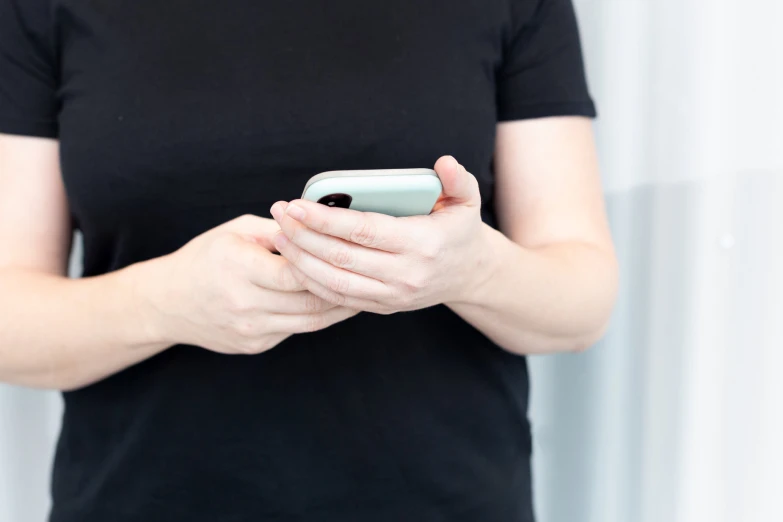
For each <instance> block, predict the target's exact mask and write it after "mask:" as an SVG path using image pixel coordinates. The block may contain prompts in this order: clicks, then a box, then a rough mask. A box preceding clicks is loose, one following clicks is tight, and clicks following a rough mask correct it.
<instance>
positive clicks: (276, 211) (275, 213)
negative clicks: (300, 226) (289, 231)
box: [269, 201, 283, 219]
mask: <svg viewBox="0 0 783 522" xmlns="http://www.w3.org/2000/svg"><path fill="white" fill-rule="evenodd" d="M282 207H283V205H282V204H281V203H280V202H279V201H278V202H277V203H275V204H274V205H272V208H270V209H269V213H270V214H272V217H273V218H275V219H277V218H279V217H280V213H281V212H282V211H283V208H282Z"/></svg>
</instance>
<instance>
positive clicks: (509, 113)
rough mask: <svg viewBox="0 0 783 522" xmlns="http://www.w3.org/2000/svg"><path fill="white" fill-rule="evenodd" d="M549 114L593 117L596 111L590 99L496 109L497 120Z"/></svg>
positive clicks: (527, 118) (531, 117)
mask: <svg viewBox="0 0 783 522" xmlns="http://www.w3.org/2000/svg"><path fill="white" fill-rule="evenodd" d="M550 116H585V117H587V118H595V117H597V116H598V112H597V111H596V108H595V103H593V101H592V100H585V101H581V102H555V103H536V104H527V105H526V104H522V105H511V106H508V107H501V108H500V109H499V110H498V121H499V122H501V121H513V120H529V119H534V118H547V117H550Z"/></svg>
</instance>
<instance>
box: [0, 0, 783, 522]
mask: <svg viewBox="0 0 783 522" xmlns="http://www.w3.org/2000/svg"><path fill="white" fill-rule="evenodd" d="M575 1H576V4H577V8H578V11H579V15H580V20H581V26H582V33H583V39H584V43H585V52H586V56H587V64H588V70H589V75H590V81H591V86H592V89H593V93H594V95H595V97H596V100H597V102H598V105H599V110H600V112H601V117H600V119H599V121H598V123H597V132H598V139H599V147H600V150H601V156H602V162H603V172H604V180H605V189H606V194H607V202H608V208H609V212H610V216H611V220H612V226H613V230H614V235H615V239H616V241H617V247H618V252H619V256H620V260H621V263H622V289H621V295H620V301H619V304H618V307H617V311H616V314H615V317H614V321H613V326H612V328H611V330H610V332H609V333H608V335H607V336H606V338H605V340H604V341H602V342H601V343H600V344H599V345H598V346H596V347H595V348H594V349H592V350H591V351H588V352H586V353H584V354H580V355H560V356H552V357H539V358H532V359H531V367H532V375H533V377H532V379H533V398H532V401H533V405H532V410H531V418H532V420H533V423H534V433H535V445H534V452H535V455H534V466H535V473H536V505H537V511H538V514H539V520H540V521H541V522H630V521H633V522H662V521H666V522H701V521H710V522H723V521H725V522H736V521H743V522H774V521H780V520H783V502H781V501H780V494H781V493H780V490H781V487H783V404H781V403H783V378H781V377H780V376H779V374H780V373H781V372H783V326H781V325H782V324H783V55H782V54H781V50H783V32H781V31H780V29H779V26H780V24H781V23H783V2H780V1H779V0H746V1H744V2H736V1H730V0H709V1H708V0H575ZM75 257H76V259H78V253H77V254H76V256H75ZM60 410H61V405H60V400H59V398H58V396H57V395H56V394H53V393H44V392H37V391H29V390H23V389H18V388H11V387H8V386H3V385H0V522H42V521H43V520H44V519H45V513H46V512H47V510H48V502H49V500H48V474H49V469H50V466H51V457H52V452H53V444H54V440H55V438H56V434H57V430H58V425H59V416H60Z"/></svg>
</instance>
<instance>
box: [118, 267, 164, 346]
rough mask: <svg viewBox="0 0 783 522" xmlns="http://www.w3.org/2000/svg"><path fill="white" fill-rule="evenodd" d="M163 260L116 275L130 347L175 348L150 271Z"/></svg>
mask: <svg viewBox="0 0 783 522" xmlns="http://www.w3.org/2000/svg"><path fill="white" fill-rule="evenodd" d="M163 259H165V258H159V259H154V260H151V261H145V262H142V263H137V264H134V265H131V266H129V267H127V268H124V269H123V270H120V271H119V272H117V276H118V284H119V285H121V286H122V289H123V292H124V295H126V296H128V299H127V302H128V309H127V317H128V318H129V319H130V321H129V322H130V323H131V328H132V330H133V334H132V335H133V338H134V341H135V343H134V344H138V345H142V346H160V347H161V349H163V348H166V347H168V346H171V345H173V344H176V341H175V340H174V339H172V338H171V337H172V336H170V335H169V334H168V332H167V329H166V314H165V313H164V310H165V307H164V306H163V305H164V303H163V295H162V293H161V289H160V286H159V285H158V284H156V278H155V275H154V269H155V268H156V266H157V264H158V263H161V262H163Z"/></svg>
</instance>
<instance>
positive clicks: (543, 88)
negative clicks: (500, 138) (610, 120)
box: [497, 0, 596, 121]
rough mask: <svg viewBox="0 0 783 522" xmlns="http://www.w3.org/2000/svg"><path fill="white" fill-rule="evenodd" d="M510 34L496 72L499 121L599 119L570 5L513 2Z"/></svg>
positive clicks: (563, 0)
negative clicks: (569, 118) (561, 118)
mask: <svg viewBox="0 0 783 522" xmlns="http://www.w3.org/2000/svg"><path fill="white" fill-rule="evenodd" d="M510 1H511V2H512V3H513V9H512V17H513V18H514V22H513V25H512V32H511V34H510V38H509V39H508V42H507V44H506V48H505V53H504V58H503V63H502V64H501V67H500V69H499V71H498V77H497V96H498V120H499V121H508V120H521V119H529V118H542V117H547V116H587V117H590V118H592V117H595V116H596V109H595V105H594V103H593V100H592V98H591V97H590V93H589V91H588V87H587V80H586V77H585V68H584V60H583V57H582V45H581V41H580V36H579V29H578V26H577V21H576V14H575V12H574V6H573V3H572V0H510Z"/></svg>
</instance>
